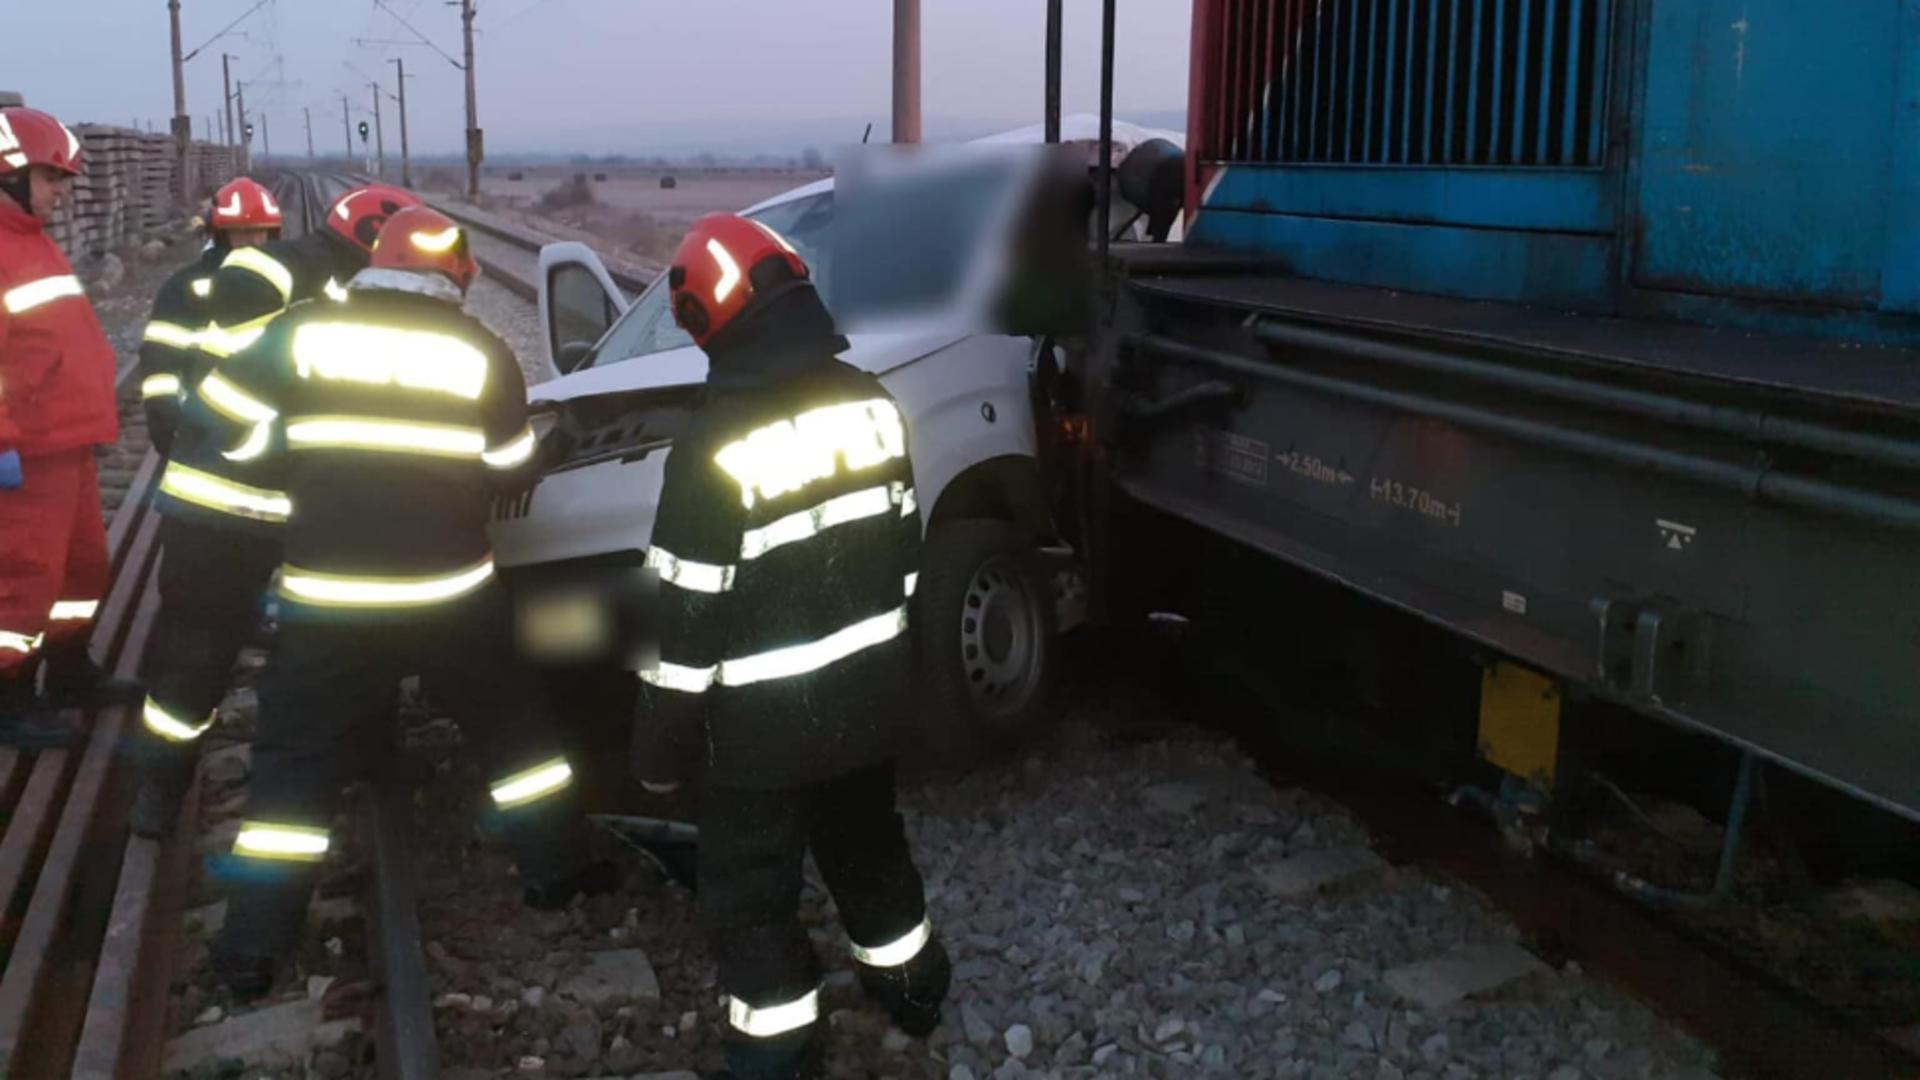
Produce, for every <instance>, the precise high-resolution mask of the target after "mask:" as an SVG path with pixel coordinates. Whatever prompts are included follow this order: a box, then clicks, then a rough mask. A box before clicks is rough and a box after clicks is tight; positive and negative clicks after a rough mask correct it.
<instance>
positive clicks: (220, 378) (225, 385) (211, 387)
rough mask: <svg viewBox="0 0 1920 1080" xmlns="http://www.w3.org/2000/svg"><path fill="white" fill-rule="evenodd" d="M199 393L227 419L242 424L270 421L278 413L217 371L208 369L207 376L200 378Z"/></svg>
mask: <svg viewBox="0 0 1920 1080" xmlns="http://www.w3.org/2000/svg"><path fill="white" fill-rule="evenodd" d="M199 394H200V397H201V399H202V400H204V401H205V402H206V403H207V404H209V405H211V406H213V407H214V408H215V409H217V410H218V411H219V412H221V413H222V414H224V415H225V416H226V417H227V418H228V419H231V420H238V421H240V422H241V423H243V424H265V423H270V422H271V421H272V420H273V418H274V417H276V416H279V415H280V413H279V412H278V411H276V410H275V409H274V407H273V406H271V405H269V404H267V403H266V402H264V401H261V400H260V399H259V398H257V397H254V396H253V395H252V394H249V393H247V392H246V391H245V390H242V389H240V388H239V387H238V386H235V385H234V384H233V382H232V380H230V379H228V378H227V377H226V376H225V375H222V374H220V373H219V372H218V371H209V372H207V377H206V378H204V379H201V380H200V388H199Z"/></svg>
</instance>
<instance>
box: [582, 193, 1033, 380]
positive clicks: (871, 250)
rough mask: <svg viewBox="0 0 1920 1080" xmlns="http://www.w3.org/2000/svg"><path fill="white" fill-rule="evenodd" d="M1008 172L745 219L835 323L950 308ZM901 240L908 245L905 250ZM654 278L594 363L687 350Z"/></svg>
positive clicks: (777, 209)
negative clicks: (789, 262) (782, 248)
mask: <svg viewBox="0 0 1920 1080" xmlns="http://www.w3.org/2000/svg"><path fill="white" fill-rule="evenodd" d="M1012 175H1013V171H1012V169H1011V167H1010V166H1009V164H1008V162H1007V161H1006V160H1004V159H1000V158H995V159H991V160H986V161H978V162H970V163H968V164H967V165H965V166H962V167H955V168H952V169H941V170H939V171H937V172H933V173H930V174H926V175H921V176H916V177H914V178H912V179H909V180H896V181H889V182H887V183H884V184H876V185H874V186H872V187H870V188H867V189H864V190H863V191H862V192H861V195H860V197H859V198H858V200H857V201H856V202H854V203H853V207H852V212H851V213H848V214H841V215H838V216H836V213H835V204H834V193H833V192H832V191H826V192H821V193H820V194H817V195H809V196H806V197H804V198H799V199H792V200H789V201H787V202H782V203H778V204H776V205H773V206H769V207H767V208H765V209H763V210H759V211H756V212H755V213H753V214H751V215H749V216H750V217H752V218H753V219H754V220H755V221H758V222H760V223H761V224H764V225H766V226H767V227H768V228H770V229H772V230H774V231H775V232H777V233H779V234H780V235H782V236H784V237H786V238H787V240H788V242H790V243H791V244H793V246H794V249H795V250H797V251H799V252H800V255H801V257H802V258H804V259H806V260H807V266H808V267H809V268H810V269H811V270H812V273H813V278H814V281H815V282H816V284H817V285H818V286H819V289H820V294H821V296H822V298H824V299H825V300H826V302H827V306H828V307H829V308H831V309H832V310H833V312H834V315H835V317H836V318H839V319H840V320H842V321H843V322H845V321H848V320H854V319H860V318H866V317H871V316H877V315H888V314H894V313H897V312H899V311H902V310H908V309H927V308H933V307H938V306H940V305H942V304H945V303H950V302H951V301H952V300H953V298H954V296H955V294H956V293H957V292H958V291H959V289H960V288H961V286H962V285H963V284H964V283H965V280H966V272H967V268H968V267H969V266H970V265H971V264H972V261H973V255H974V253H975V252H976V251H977V250H978V248H979V246H980V243H981V241H982V240H983V239H984V238H985V236H986V234H987V231H988V229H987V225H988V221H989V217H990V215H991V214H992V212H993V208H994V207H995V206H996V205H998V202H999V196H1000V195H1001V194H1002V193H1003V192H1004V191H1005V190H1006V183H1007V181H1008V180H1009V179H1010V177H1011V176H1012ZM902 237H912V238H913V243H912V246H911V248H910V250H909V249H903V247H902V245H901V238H902ZM849 252H850V253H852V254H851V256H849V255H848V254H847V253H849ZM664 278H665V275H661V280H658V281H655V282H654V284H653V285H652V286H651V287H650V288H648V289H647V291H646V292H644V293H642V294H641V296H640V299H638V300H637V301H635V302H634V304H633V306H632V307H631V308H629V309H628V311H627V313H626V314H625V315H623V316H621V318H620V320H619V321H618V322H616V323H615V324H614V325H613V328H612V329H610V330H609V331H607V335H606V337H605V338H603V339H602V340H601V342H600V345H599V348H597V349H596V350H595V352H594V360H593V364H594V366H604V365H607V364H617V363H621V362H623V361H627V360H633V359H637V358H639V357H642V356H649V355H652V354H654V353H659V352H665V351H667V350H669V349H678V348H682V347H685V346H688V345H691V344H693V339H692V338H690V337H688V336H687V334H686V332H685V331H683V330H681V329H680V327H679V326H678V325H676V324H675V323H674V321H673V315H672V312H671V311H670V310H669V308H668V305H667V287H666V281H665V280H664Z"/></svg>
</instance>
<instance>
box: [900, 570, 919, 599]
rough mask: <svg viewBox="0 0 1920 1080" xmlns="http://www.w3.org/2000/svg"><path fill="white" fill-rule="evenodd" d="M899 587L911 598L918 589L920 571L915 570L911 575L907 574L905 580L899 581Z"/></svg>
mask: <svg viewBox="0 0 1920 1080" xmlns="http://www.w3.org/2000/svg"><path fill="white" fill-rule="evenodd" d="M900 587H901V589H902V590H903V591H905V593H906V594H907V595H908V596H912V595H913V593H914V590H916V589H918V588H919V587H920V571H918V570H915V571H914V572H913V573H911V574H908V575H907V576H906V578H905V579H904V580H903V581H901V583H900Z"/></svg>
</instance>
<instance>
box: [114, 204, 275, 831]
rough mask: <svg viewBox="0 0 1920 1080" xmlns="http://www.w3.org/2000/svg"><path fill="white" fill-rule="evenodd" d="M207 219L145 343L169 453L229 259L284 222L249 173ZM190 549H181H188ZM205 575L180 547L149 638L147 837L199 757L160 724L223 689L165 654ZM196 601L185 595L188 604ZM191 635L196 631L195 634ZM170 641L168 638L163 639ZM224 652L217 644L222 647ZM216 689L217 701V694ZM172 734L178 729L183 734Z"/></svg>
mask: <svg viewBox="0 0 1920 1080" xmlns="http://www.w3.org/2000/svg"><path fill="white" fill-rule="evenodd" d="M202 221H203V222H204V223H205V228H206V231H207V243H206V246H205V247H204V248H203V249H202V250H201V252H200V257H199V258H197V259H195V260H194V261H193V262H191V263H189V264H187V265H186V266H184V267H181V268H180V269H179V270H177V271H175V272H174V273H173V275H172V276H171V277H169V278H167V280H166V282H165V283H164V284H162V285H161V286H160V291H159V292H158V293H157V294H155V296H154V299H153V310H152V313H151V314H150V315H149V316H148V319H147V328H146V331H145V333H144V334H143V336H142V338H141V343H140V369H139V372H138V374H139V378H140V404H141V408H142V410H143V411H144V412H145V413H146V419H147V433H148V435H149V437H150V438H151V439H152V441H153V448H154V449H155V450H157V451H159V452H160V455H161V456H162V457H167V456H169V455H171V453H172V450H173V433H174V430H175V428H176V427H177V426H178V424H179V419H180V407H181V404H182V402H184V401H185V399H186V392H185V388H186V387H188V386H192V385H195V384H196V383H197V382H198V381H199V379H200V378H201V377H202V376H204V375H205V374H206V372H207V368H208V359H207V357H206V354H205V353H202V352H201V351H200V350H199V349H198V348H197V347H196V342H197V339H198V335H199V333H200V331H201V330H203V329H204V328H206V327H207V326H208V325H209V324H210V323H211V322H212V321H213V314H212V296H213V276H214V274H215V273H216V272H218V271H219V269H220V264H221V263H222V262H224V261H226V258H227V256H228V255H230V254H232V253H233V252H234V251H237V250H240V249H242V248H250V247H256V246H258V245H260V244H264V243H267V242H269V241H272V240H276V239H278V238H279V236H280V230H281V228H282V226H283V225H284V224H285V219H284V216H283V214H282V212H281V209H280V203H279V201H278V200H277V199H275V198H274V196H273V192H271V191H269V190H268V189H267V188H266V186H265V185H263V184H261V183H259V182H258V181H256V180H253V179H251V178H249V177H245V176H242V177H239V178H236V179H234V180H231V181H229V182H228V183H227V184H225V185H224V186H222V187H221V188H220V190H218V191H216V192H214V195H213V200H212V202H211V203H210V204H209V205H208V206H207V208H206V210H205V212H204V216H203V218H202ZM184 546H185V545H180V547H184ZM206 573H207V562H206V561H205V559H204V558H197V557H196V555H195V553H194V552H191V551H187V550H180V552H179V554H178V555H176V556H174V557H171V558H168V559H167V560H165V561H164V562H163V563H162V566H161V569H160V590H161V593H162V594H163V595H165V596H169V597H172V598H173V602H172V605H171V616H172V618H171V619H170V620H169V623H168V625H167V626H166V628H165V630H166V632H164V633H162V634H160V635H157V636H154V637H152V638H149V641H150V642H151V643H152V644H150V645H149V651H150V653H151V655H152V658H151V659H149V660H148V662H147V663H146V666H145V674H146V675H147V677H148V682H149V683H150V684H151V685H152V689H151V691H150V694H151V696H152V698H153V700H154V705H153V707H152V709H147V710H143V714H146V715H148V722H147V723H145V724H143V725H142V728H141V731H140V736H139V737H138V738H137V739H136V740H135V745H136V746H138V747H139V748H140V750H141V751H142V752H141V754H140V756H139V764H140V773H141V780H142V784H141V790H142V792H143V795H142V797H141V798H140V799H139V800H138V801H137V804H136V805H137V807H138V809H137V812H136V813H135V815H134V824H135V827H136V829H137V830H138V831H139V832H141V833H142V834H145V835H149V836H151V835H157V834H158V833H159V832H161V831H163V830H164V827H165V825H166V823H167V822H170V821H171V820H172V819H173V817H174V816H175V812H176V810H177V807H178V800H179V797H180V795H181V794H183V793H184V792H185V790H186V787H187V785H188V783H189V782H190V780H191V778H192V775H193V766H194V762H195V761H196V760H197V757H198V755H197V753H196V751H197V749H198V747H197V745H196V744H195V743H194V742H193V741H192V740H180V739H174V738H168V737H167V736H166V735H163V734H161V733H159V732H158V731H156V730H155V727H154V725H155V724H156V723H159V724H162V725H164V723H165V721H164V720H163V719H160V718H161V717H167V716H199V715H204V714H205V713H209V712H211V711H212V709H213V706H214V704H215V703H216V700H217V697H218V695H219V694H220V693H222V692H223V691H224V689H225V685H224V682H225V680H224V679H223V678H220V677H217V676H214V675H212V674H211V673H208V674H197V675H196V672H199V671H200V670H201V667H200V666H199V665H183V666H178V667H173V668H171V669H169V668H168V667H167V666H166V664H165V660H166V659H167V657H168V655H169V654H170V653H171V654H173V655H178V653H179V651H180V645H179V642H180V640H181V639H180V638H176V637H173V636H172V635H174V634H176V633H178V634H182V635H191V634H192V627H193V626H194V625H197V621H196V622H190V623H188V624H185V625H183V623H182V621H181V619H180V618H179V616H180V615H181V613H182V612H183V611H187V610H190V607H183V597H186V598H191V597H194V596H195V595H196V593H195V590H197V589H198V588H199V587H200V583H201V579H202V578H203V577H204V575H205V574H206ZM195 602H197V601H195V600H193V599H187V600H185V601H184V603H185V604H188V605H191V604H192V603H195ZM188 640H191V637H190V636H189V637H188ZM162 642H166V643H165V644H162ZM216 651H217V650H216ZM209 695H212V698H210V697H209ZM173 733H174V734H179V732H178V731H177V730H176V731H174V732H173Z"/></svg>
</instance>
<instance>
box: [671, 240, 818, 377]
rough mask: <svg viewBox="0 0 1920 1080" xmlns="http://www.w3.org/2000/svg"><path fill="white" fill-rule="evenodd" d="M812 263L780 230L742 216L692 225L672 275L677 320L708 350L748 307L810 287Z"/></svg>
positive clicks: (674, 308)
mask: <svg viewBox="0 0 1920 1080" xmlns="http://www.w3.org/2000/svg"><path fill="white" fill-rule="evenodd" d="M809 277H810V273H809V271H808V270H807V262H806V260H805V259H802V258H801V257H800V253H799V252H797V251H795V250H793V245H792V244H789V243H787V241H786V240H785V239H784V238H783V237H781V235H780V234H779V233H777V232H774V231H773V230H772V229H769V228H767V227H766V226H765V225H762V224H760V223H759V222H757V221H752V220H749V219H747V218H743V217H741V216H740V215H738V214H708V215H707V216H706V217H703V218H701V219H700V220H698V221H696V222H694V223H693V228H691V229H688V230H687V238H686V239H685V240H682V241H680V250H678V251H676V252H674V254H673V264H672V267H671V268H670V269H669V270H668V271H667V287H668V288H669V289H671V290H672V293H671V297H672V301H673V319H674V321H675V322H677V323H679V324H680V328H681V329H683V330H685V331H686V332H687V333H688V334H691V335H692V336H693V340H694V343H695V344H697V345H701V346H705V345H706V344H707V343H708V342H709V341H712V340H713V338H714V336H715V335H717V334H719V333H720V332H721V331H722V330H725V329H726V328H727V327H728V326H731V325H732V324H733V323H734V322H736V321H738V320H739V318H740V317H741V316H742V315H744V314H746V313H747V311H748V310H749V309H752V308H757V307H759V306H761V305H763V304H765V303H766V302H767V301H769V300H772V299H773V298H774V297H775V296H778V295H779V294H781V293H783V292H785V291H787V290H788V289H789V288H793V287H795V286H798V285H804V284H807V280H808V278H809Z"/></svg>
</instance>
